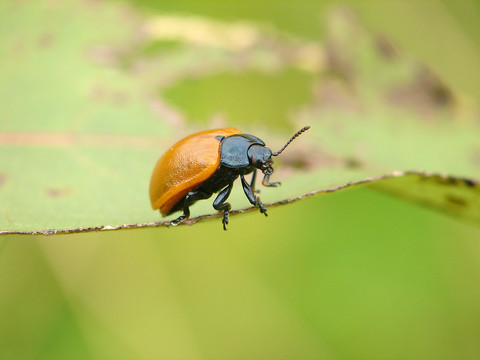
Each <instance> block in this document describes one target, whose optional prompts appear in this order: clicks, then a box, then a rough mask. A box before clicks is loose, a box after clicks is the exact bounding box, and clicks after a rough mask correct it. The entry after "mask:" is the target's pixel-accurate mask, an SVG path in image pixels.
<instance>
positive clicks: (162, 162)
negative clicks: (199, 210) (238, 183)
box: [150, 128, 241, 216]
mask: <svg viewBox="0 0 480 360" xmlns="http://www.w3.org/2000/svg"><path fill="white" fill-rule="evenodd" d="M240 133H241V132H240V131H239V130H237V129H233V128H227V129H216V130H207V131H202V132H199V133H195V134H192V135H190V136H188V137H186V138H184V139H182V140H180V141H179V142H178V143H176V144H175V145H173V146H172V147H171V148H170V149H168V150H167V151H166V152H165V154H163V156H162V157H161V158H160V159H159V160H158V162H157V164H156V165H155V168H154V170H153V173H152V178H151V180H150V201H151V204H152V208H153V209H154V210H156V209H160V212H161V213H162V215H163V216H166V215H167V214H168V213H169V211H170V209H172V207H173V206H174V205H175V204H176V203H178V201H180V200H181V199H183V198H184V197H185V196H186V195H187V194H188V192H189V191H191V190H193V189H194V188H195V187H197V186H198V185H200V184H201V183H203V182H204V181H205V180H207V179H208V178H210V177H211V176H212V175H213V174H214V173H215V171H216V170H217V168H218V167H219V165H220V140H219V139H217V138H216V137H217V136H230V135H234V134H240Z"/></svg>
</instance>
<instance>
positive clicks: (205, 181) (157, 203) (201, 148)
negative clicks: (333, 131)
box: [150, 126, 310, 230]
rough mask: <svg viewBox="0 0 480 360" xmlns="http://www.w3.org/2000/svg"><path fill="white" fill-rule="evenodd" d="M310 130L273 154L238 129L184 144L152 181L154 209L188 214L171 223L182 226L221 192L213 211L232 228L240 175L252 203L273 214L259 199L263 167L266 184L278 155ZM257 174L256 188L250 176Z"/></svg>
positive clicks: (161, 161) (201, 136)
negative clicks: (231, 199) (233, 201)
mask: <svg viewBox="0 0 480 360" xmlns="http://www.w3.org/2000/svg"><path fill="white" fill-rule="evenodd" d="M309 128H310V127H309V126H306V127H304V128H302V129H301V130H300V131H298V132H297V133H295V134H294V135H293V136H292V137H291V139H290V140H289V141H288V142H287V143H286V144H285V146H283V148H282V149H280V151H277V152H275V153H272V151H271V150H270V149H269V148H267V147H266V146H265V143H264V142H263V141H262V140H260V139H259V138H257V137H256V136H253V135H249V134H243V133H242V132H241V131H239V130H237V129H234V128H227V129H215V130H206V131H201V132H198V133H195V134H192V135H190V136H187V137H186V138H184V139H182V140H180V141H179V142H177V143H176V144H175V145H173V146H172V147H171V148H170V149H168V150H167V152H165V154H163V156H162V157H161V158H160V159H159V160H158V162H157V164H156V165H155V168H154V170H153V173H152V178H151V180H150V201H151V203H152V208H153V209H154V210H157V209H160V212H161V214H162V215H163V216H167V215H170V214H172V213H174V212H176V211H179V210H183V215H181V216H179V217H178V218H177V219H175V220H173V221H171V222H170V224H174V225H176V224H178V223H179V222H180V221H182V220H184V219H186V218H188V217H189V216H190V209H189V207H190V205H192V204H193V203H195V202H196V201H197V200H201V199H208V198H209V197H210V196H212V194H213V193H217V192H219V194H218V195H217V197H216V198H215V200H214V202H213V208H214V209H215V210H218V211H223V220H222V223H223V228H224V230H226V225H227V224H228V213H229V211H230V209H231V205H230V204H229V203H226V202H225V201H226V200H227V198H228V196H229V195H230V192H231V191H232V188H233V182H234V181H235V180H236V179H237V178H238V177H239V176H240V179H241V181H242V187H243V190H244V192H245V195H246V196H247V198H248V200H249V201H250V203H251V204H252V205H254V206H258V208H259V209H260V212H261V213H263V214H265V216H266V215H267V209H266V208H265V206H264V205H263V204H262V203H261V202H260V199H259V197H258V196H257V195H255V179H256V174H257V169H259V170H261V171H262V173H263V174H264V178H263V181H262V184H263V185H264V186H273V187H275V186H278V185H280V183H279V182H274V183H270V182H269V178H270V176H271V175H272V173H273V167H272V165H273V160H272V156H277V155H279V154H280V153H281V152H282V151H283V150H284V149H285V148H286V147H287V146H288V145H289V144H290V143H291V142H292V141H293V140H294V139H295V138H296V137H297V136H299V135H300V134H301V133H303V132H304V131H306V130H308V129H309ZM252 172H253V175H252V180H251V182H250V184H248V183H247V181H246V180H245V177H244V176H245V175H247V174H250V173H252Z"/></svg>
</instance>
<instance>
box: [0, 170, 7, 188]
mask: <svg viewBox="0 0 480 360" xmlns="http://www.w3.org/2000/svg"><path fill="white" fill-rule="evenodd" d="M6 180H7V175H5V174H1V173H0V186H2V185H3V184H5V181H6Z"/></svg>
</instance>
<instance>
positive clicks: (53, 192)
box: [46, 188, 72, 198]
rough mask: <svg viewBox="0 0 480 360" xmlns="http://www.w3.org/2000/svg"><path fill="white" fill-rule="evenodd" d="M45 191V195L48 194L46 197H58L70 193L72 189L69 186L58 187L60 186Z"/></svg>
mask: <svg viewBox="0 0 480 360" xmlns="http://www.w3.org/2000/svg"><path fill="white" fill-rule="evenodd" d="M46 193H47V196H48V197H52V198H60V197H64V196H67V195H70V194H71V193H72V190H71V189H69V188H63V189H60V188H48V189H46Z"/></svg>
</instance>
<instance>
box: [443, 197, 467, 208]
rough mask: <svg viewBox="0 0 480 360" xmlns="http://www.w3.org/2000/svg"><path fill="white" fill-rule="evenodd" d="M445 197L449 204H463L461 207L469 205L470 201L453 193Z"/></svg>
mask: <svg viewBox="0 0 480 360" xmlns="http://www.w3.org/2000/svg"><path fill="white" fill-rule="evenodd" d="M445 199H446V200H447V202H448V203H449V204H452V205H455V206H461V207H467V206H468V202H467V201H466V200H465V199H463V198H461V197H458V196H456V195H452V194H447V195H446V197H445Z"/></svg>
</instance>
